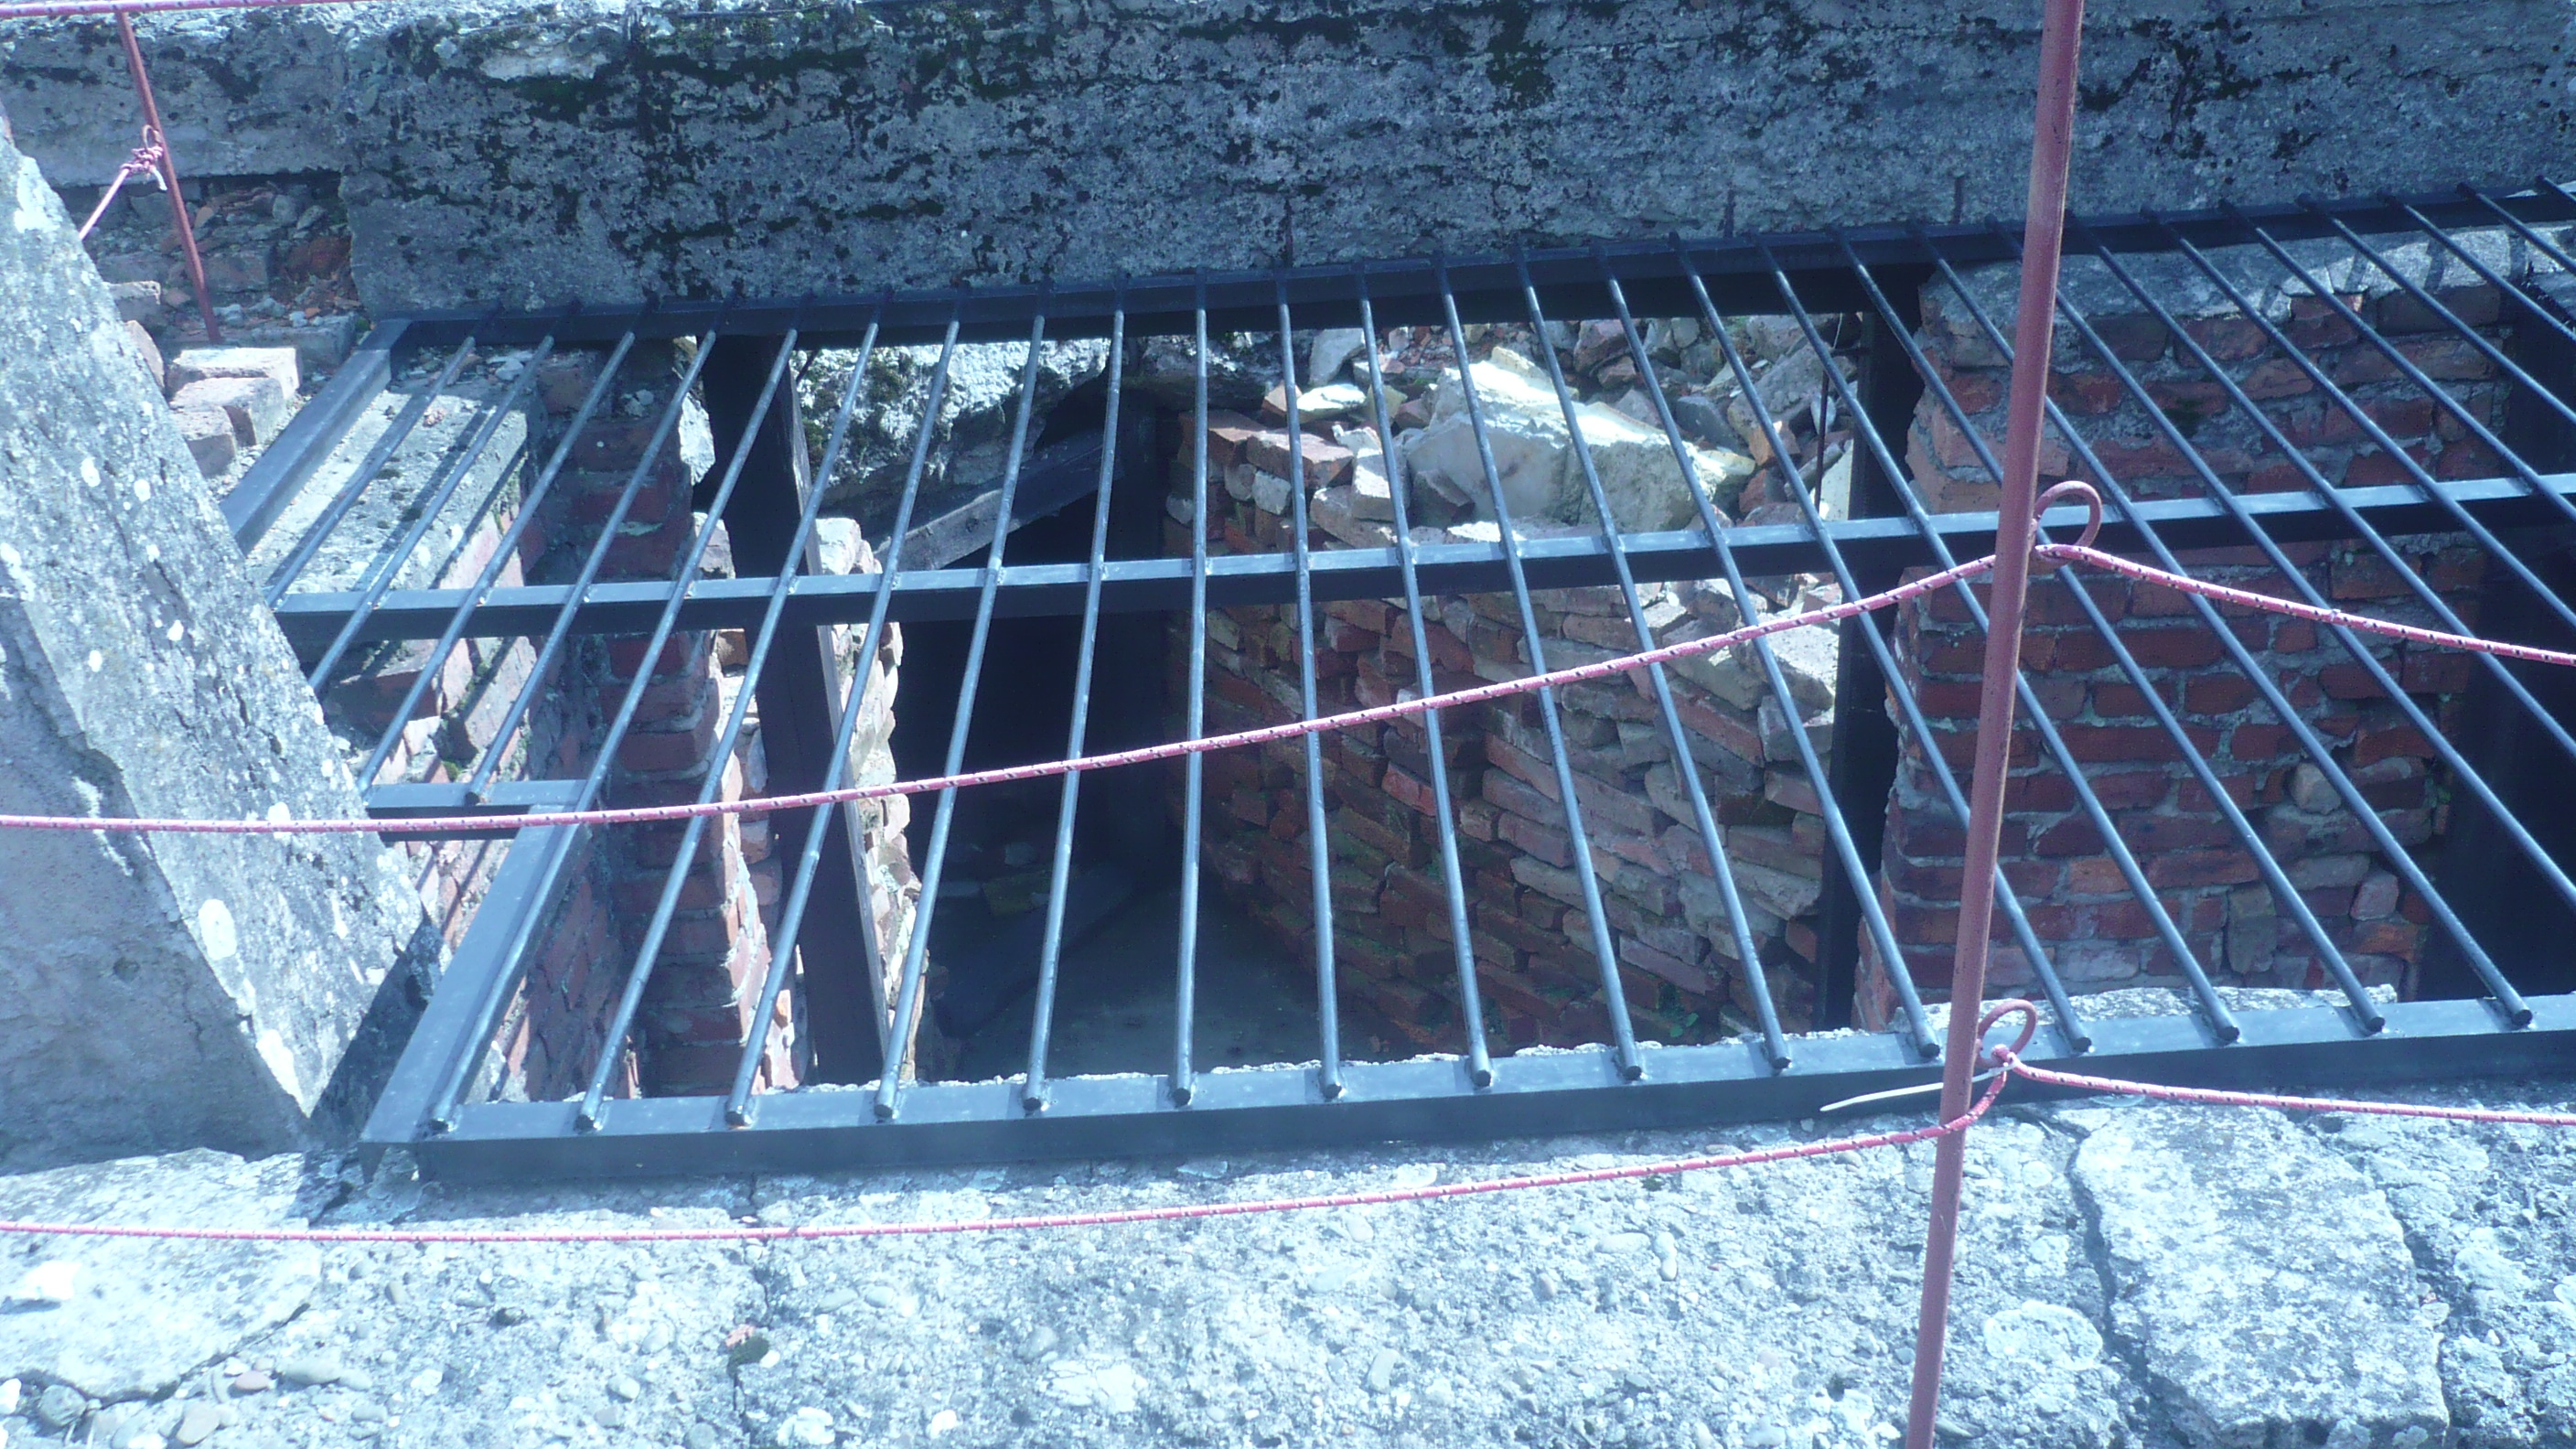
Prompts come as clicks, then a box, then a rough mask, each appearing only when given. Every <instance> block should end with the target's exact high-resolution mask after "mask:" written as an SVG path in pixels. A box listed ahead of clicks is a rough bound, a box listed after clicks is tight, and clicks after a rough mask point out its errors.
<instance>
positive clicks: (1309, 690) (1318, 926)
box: [1276, 276, 1466, 1102]
mask: <svg viewBox="0 0 2576 1449" xmlns="http://www.w3.org/2000/svg"><path fill="white" fill-rule="evenodd" d="M1276 285H1277V288H1278V293H1279V379H1280V381H1279V390H1280V392H1281V393H1282V394H1283V395H1284V396H1285V397H1286V398H1287V400H1288V402H1287V407H1286V409H1285V411H1286V412H1287V414H1288V504H1289V535H1290V539H1289V541H1290V545H1291V551H1292V552H1293V553H1294V554H1295V556H1296V559H1297V698H1298V702H1299V706H1300V708H1302V709H1303V710H1304V712H1305V717H1306V718H1307V719H1313V718H1315V717H1316V715H1317V714H1318V713H1319V711H1318V709H1317V708H1316V704H1315V577H1314V570H1313V563H1314V560H1313V557H1312V553H1311V549H1310V545H1309V540H1308V539H1307V537H1306V533H1307V528H1306V433H1305V429H1304V428H1303V427H1302V426H1301V425H1300V424H1299V422H1298V420H1297V341H1296V334H1295V332H1294V331H1293V330H1292V328H1291V327H1290V324H1289V321H1288V282H1287V279H1286V277H1284V276H1282V277H1280V278H1278V280H1277V282H1276ZM1459 363H1460V365H1461V366H1464V365H1465V363H1466V358H1465V356H1464V355H1463V354H1461V356H1460V358H1459ZM1299 743H1300V745H1301V746H1302V747H1303V748H1304V751H1305V755H1306V862H1307V871H1308V873H1309V875H1311V876H1312V878H1313V879H1312V880H1311V882H1310V883H1309V884H1310V895H1311V899H1312V903H1313V904H1312V907H1311V909H1312V911H1313V919H1314V922H1315V1026H1316V1035H1317V1038H1318V1041H1317V1049H1318V1051H1319V1052H1320V1053H1321V1059H1320V1060H1319V1061H1318V1062H1317V1064H1316V1068H1315V1081H1316V1086H1317V1088H1318V1089H1319V1090H1321V1091H1322V1092H1323V1094H1324V1100H1325V1101H1328V1102H1329V1101H1332V1100H1333V1099H1335V1098H1337V1097H1339V1096H1341V1095H1342V1023H1341V990H1340V986H1341V983H1340V982H1339V981H1337V980H1336V979H1335V970H1334V964H1333V857H1332V843H1331V842H1330V841H1329V840H1328V839H1326V837H1325V831H1324V737H1323V736H1322V735H1320V734H1308V735H1306V736H1305V737H1304V738H1303V739H1302V740H1300V741H1299Z"/></svg>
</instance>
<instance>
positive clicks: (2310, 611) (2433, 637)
mask: <svg viewBox="0 0 2576 1449" xmlns="http://www.w3.org/2000/svg"><path fill="white" fill-rule="evenodd" d="M2034 551H2035V552H2037V553H2039V554H2040V555H2041V556H2043V557H2047V558H2053V559H2057V560H2060V561H2061V562H2069V563H2072V562H2082V563H2088V564H2091V565H2093V566H2094V567H2095V568H2100V569H2108V570H2110V571H2111V572H2112V573H2116V574H2126V575H2128V576H2129V577H2130V578H2133V579H2143V580H2145V581H2146V582H2148V583H2151V584H2162V585H2164V586H2165V587H2166V588H2169V589H2179V590H2181V591H2182V592H2183V593H2186V594H2198V595H2200V596H2201V597H2203V598H2207V599H2216V600H2218V601H2219V602H2221V603H2227V604H2237V605H2241V606H2243V607H2245V608H2248V609H2261V610H2263V611H2264V612H2265V613H2269V614H2286V615H2288V616H2289V617H2291V618H2293V619H2306V620H2308V621H2309V622H2311V623H2316V624H2334V625H2340V626H2342V627H2343V628H2346V629H2353V630H2358V631H2360V632H2361V633H2365V634H2379V635H2384V636H2386V637H2387V638H2390V639H2403V640H2406V641H2407V642H2409V643H2412V644H2432V645H2436V646H2438V647H2440V648H2444V649H2464V650H2467V651H2468V652H2470V653H2472V654H2494V655H2498V656H2500V657H2502V658H2506V659H2520V660H2522V661H2524V662H2526V663H2530V664H2558V665H2565V666H2569V667H2576V654H2561V653H2559V652H2558V651H2557V650H2555V649H2535V648H2533V647H2531V646H2530V645H2528V644H2507V643H2504V642H2502V641H2500V640H2495V639H2478V638H2473V637H2471V636H2469V635H2466V634H2445V633H2443V632H2442V631H2441V630H2439V629H2419V628H2417V627H2415V626H2414V625H2412V624H2392V623H2390V622H2388V621H2387V620H2386V619H2374V618H2371V617H2370V616H2369V615H2367V614H2354V613H2348V612H2346V611H2344V610H2342V609H2327V608H2320V607H2318V606H2317V605H2315V604H2302V603H2298V602H2296V601H2294V600H2291V599H2278V598H2274V597H2273V596H2272V595H2270V594H2258V593H2256V592H2254V591H2253V590H2252V589H2234V588H2229V587H2228V586H2227V585H2225V584H2213V583H2209V582H2207V581H2206V580H2202V579H2195V578H2193V577H2191V576H2190V575H2188V574H2176V573H2167V572H2166V571H2165V570H2163V569H2160V568H2151V567H2149V566H2148V565H2146V564H2142V563H2135V562H2132V561H2131V560H2128V559H2124V558H2121V557H2120V556H2118V555H2117V554H2108V553H2104V552H2102V551H2101V550H2100V549H2095V548H2087V547H2085V546H2083V545H2082V544H2073V543H2045V544H2041V545H2040V546H2039V547H2038V548H2037V549H2036V550H2034Z"/></svg>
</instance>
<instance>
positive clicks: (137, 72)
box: [116, 10, 224, 347]
mask: <svg viewBox="0 0 2576 1449" xmlns="http://www.w3.org/2000/svg"><path fill="white" fill-rule="evenodd" d="M116 38H117V39H118V40H120V41H122V42H124V45H125V68H126V69H127V70H128V71H130V72H132V73H133V76H134V94H135V97H136V98H137V99H139V100H140V101H142V102H143V128H144V130H145V131H146V132H148V133H149V140H148V142H147V144H149V145H153V146H158V147H159V148H161V158H160V162H159V166H160V171H161V184H162V186H163V187H165V188H166V189H168V191H169V193H170V216H171V219H172V220H173V221H174V222H175V223H176V224H177V226H178V229H179V250H180V252H181V253H183V254H184V255H185V256H186V257H187V259H188V285H189V286H190V287H193V288H195V289H196V293H197V315H198V316H199V317H201V318H203V319H204V320H205V324H206V341H207V342H209V343H211V344H213V345H215V346H217V347H220V346H222V345H223V341H224V329H223V327H222V326H221V325H220V324H218V323H217V322H216V321H215V299H214V298H213V297H212V296H210V295H208V294H207V292H206V259H205V258H204V257H203V256H202V255H200V254H199V253H198V250H197V223H196V219H195V218H194V217H191V216H190V215H189V214H188V198H187V195H186V193H184V192H182V191H181V190H180V189H179V158H178V157H176V156H174V155H172V154H171V153H170V133H169V132H167V131H165V130H163V129H162V128H161V102H160V101H159V100H157V99H155V98H154V97H153V94H152V73H151V72H150V71H149V70H147V69H145V68H144V65H143V45H142V42H140V41H138V40H136V39H135V38H134V14H133V12H132V11H128V10H119V11H117V12H116Z"/></svg>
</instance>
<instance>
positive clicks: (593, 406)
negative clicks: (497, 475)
mask: <svg viewBox="0 0 2576 1449" xmlns="http://www.w3.org/2000/svg"><path fill="white" fill-rule="evenodd" d="M634 346H635V334H634V333H632V332H628V333H625V334H623V335H621V336H620V337H619V338H618V339H617V346H616V347H615V349H613V350H612V351H611V352H610V353H609V355H608V361H607V363H606V364H605V365H603V366H602V367H601V368H600V370H599V377H598V379H597V380H596V381H594V382H592V383H591V385H590V391H589V393H588V394H586V395H585V396H584V397H583V398H582V400H581V406H580V407H579V408H578V409H576V410H575V411H574V412H573V415H572V421H570V422H569V423H567V424H565V425H564V434H563V437H562V439H561V440H559V441H558V442H557V443H556V444H555V451H554V456H553V457H551V458H548V459H547V460H546V466H545V471H544V472H542V473H539V474H538V475H537V481H536V482H535V483H534V484H533V485H531V486H530V487H529V489H528V491H527V492H526V493H524V494H522V495H520V498H519V513H518V516H517V517H516V518H513V519H511V520H510V526H509V528H508V529H506V530H504V531H503V532H502V534H501V541H500V542H499V543H498V544H496V545H494V547H493V549H492V557H490V558H489V559H486V560H485V561H484V563H483V571H482V573H480V574H479V575H477V576H476V578H475V580H474V587H473V588H471V589H468V590H467V591H466V594H465V601H464V602H463V603H461V604H459V605H457V606H456V612H455V613H454V614H453V615H451V616H449V618H448V621H447V628H446V629H445V630H444V631H443V632H442V633H440V635H439V636H438V642H437V643H436V644H435V645H433V646H431V648H430V651H429V657H428V658H427V659H426V660H424V661H422V664H421V669H420V674H419V676H418V677H417V678H415V679H413V680H412V682H411V688H410V689H408V690H406V691H405V692H404V693H403V697H402V703H401V704H399V705H396V706H395V707H394V716H393V722H392V723H391V724H389V725H387V726H386V727H385V732H384V735H383V736H382V737H381V738H379V739H378V740H377V741H376V747H375V750H374V751H373V752H372V753H370V754H369V755H368V756H367V763H366V766H365V768H363V769H361V770H360V771H359V772H358V782H359V783H360V784H361V785H368V784H372V783H374V781H375V778H376V772H377V771H379V770H382V769H383V768H384V767H385V760H386V759H387V758H388V757H390V756H391V755H392V754H393V751H394V745H395V744H396V743H397V742H398V741H400V740H401V739H402V731H403V726H404V725H405V724H408V723H409V722H410V721H411V717H412V711H413V710H416V709H418V708H419V707H420V700H421V696H422V695H423V694H426V693H428V691H429V686H430V683H431V681H432V680H435V679H436V678H437V677H438V674H439V671H440V670H441V669H443V668H445V667H446V665H447V655H448V651H449V650H451V649H454V648H455V647H456V641H457V640H459V639H462V638H463V637H465V624H466V621H467V620H468V619H470V618H472V617H473V615H474V611H475V610H476V609H478V608H481V607H482V605H483V601H484V600H485V599H487V598H489V597H491V594H492V588H493V586H494V585H495V584H497V583H499V582H500V579H501V574H502V572H503V571H504V570H506V569H507V568H508V567H509V564H510V559H511V556H512V555H514V554H515V553H517V552H518V548H519V540H520V539H521V538H522V537H523V536H525V535H526V533H527V531H528V528H529V526H530V525H532V524H534V523H535V522H536V520H537V508H538V505H540V504H542V503H543V502H545V500H546V496H547V494H548V493H549V492H551V491H552V490H553V488H554V486H555V479H556V478H557V477H558V476H560V475H561V474H562V472H563V465H564V460H566V459H567V458H570V457H571V456H572V450H573V444H574V443H575V441H576V440H578V439H579V438H580V436H581V430H582V429H583V428H585V427H588V426H589V425H590V418H591V414H593V413H595V412H597V411H598V410H599V405H600V404H601V403H602V402H604V401H606V400H607V398H608V393H609V390H610V389H611V388H612V387H614V386H615V385H616V381H617V369H618V367H619V366H620V365H621V364H622V363H624V362H625V360H626V354H627V353H628V352H629V351H632V350H633V349H634ZM534 370H535V369H533V368H531V369H530V371H532V372H533V371H534ZM499 746H500V740H499V739H498V738H496V739H495V740H494V741H493V747H494V748H496V749H497V748H499Z"/></svg>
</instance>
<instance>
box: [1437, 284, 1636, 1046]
mask: <svg viewBox="0 0 2576 1449" xmlns="http://www.w3.org/2000/svg"><path fill="white" fill-rule="evenodd" d="M1431 265H1432V273H1433V276H1434V278H1435V280H1436V281H1437V283H1438V286H1439V290H1440V309H1441V315H1442V317H1443V318H1444V319H1445V320H1446V321H1447V323H1448V328H1449V345H1450V347H1451V349H1452V350H1454V351H1455V352H1456V354H1457V357H1458V388H1459V395H1460V396H1461V397H1463V398H1464V399H1465V400H1466V403H1467V423H1468V426H1469V428H1470V429H1471V430H1472V431H1473V432H1474V434H1475V437H1476V461H1477V463H1478V465H1479V466H1480V467H1482V468H1483V469H1484V473H1485V487H1486V489H1487V490H1488V492H1489V493H1490V495H1491V497H1492V499H1493V504H1494V523H1495V532H1496V533H1497V534H1498V535H1499V537H1500V538H1501V541H1502V550H1503V566H1504V568H1505V570H1506V571H1507V572H1508V573H1509V574H1510V576H1511V581H1512V602H1513V603H1514V604H1515V605H1516V606H1517V607H1518V608H1519V610H1520V620H1521V639H1522V642H1523V644H1524V645H1525V646H1526V647H1527V648H1528V649H1529V655H1530V672H1531V673H1533V674H1545V673H1546V672H1547V646H1546V644H1545V643H1544V642H1542V640H1541V638H1540V635H1539V628H1538V610H1537V608H1536V607H1535V606H1534V605H1533V604H1532V603H1531V602H1530V587H1529V575H1528V571H1527V570H1526V569H1524V568H1523V567H1522V564H1521V545H1520V535H1519V534H1518V533H1516V532H1515V531H1514V525H1513V522H1512V506H1511V503H1510V501H1509V500H1507V499H1506V498H1504V497H1503V474H1502V470H1501V469H1500V468H1498V467H1496V466H1495V463H1494V445H1493V441H1492V439H1491V438H1490V437H1488V436H1487V434H1486V432H1485V406H1484V404H1483V403H1482V402H1480V401H1478V400H1477V397H1476V382H1475V367H1474V365H1473V364H1472V363H1471V362H1470V361H1469V358H1468V352H1467V329H1466V327H1465V325H1464V324H1462V323H1461V322H1460V321H1459V319H1458V294H1457V292H1456V290H1455V289H1453V288H1452V287H1451V286H1450V285H1449V263H1448V261H1447V260H1446V259H1445V258H1434V259H1433V261H1432V264H1431ZM1538 711H1539V718H1540V720H1541V721H1542V722H1543V723H1544V724H1545V726H1546V729H1547V748H1548V754H1549V755H1550V756H1551V757H1552V758H1551V761H1550V763H1551V764H1553V765H1554V766H1555V773H1556V792H1557V796H1558V802H1557V803H1558V804H1560V805H1561V806H1563V807H1564V809H1565V831H1566V838H1567V839H1568V840H1570V841H1572V842H1573V846H1574V849H1573V856H1574V879H1575V884H1576V887H1577V889H1578V890H1579V891H1580V892H1581V894H1582V896H1583V915H1584V919H1585V922H1586V924H1587V925H1589V926H1590V927H1591V931H1592V954H1593V957H1594V959H1595V960H1597V961H1598V962H1599V963H1600V966H1601V993H1602V1008H1603V1010H1604V1011H1606V1012H1607V1013H1608V1015H1609V1018H1610V1034H1611V1038H1612V1040H1611V1044H1610V1045H1611V1062H1612V1065H1613V1066H1614V1067H1615V1068H1616V1070H1617V1071H1618V1074H1619V1078H1620V1080H1622V1081H1629V1082H1633V1081H1636V1080H1638V1079H1639V1078H1641V1077H1643V1076H1645V1074H1646V1064H1645V1063H1644V1062H1643V1061H1642V1060H1640V1059H1639V1057H1638V1055H1637V1034H1636V1030H1635V1028H1634V1027H1633V1026H1631V1025H1630V1024H1629V1020H1628V997H1627V994H1626V992H1625V991H1623V990H1622V989H1621V987H1620V984H1619V957H1618V954H1617V948H1616V947H1615V946H1613V945H1612V944H1611V941H1610V922H1609V919H1608V918H1607V917H1606V916H1604V915H1603V914H1602V910H1601V882H1600V880H1599V878H1598V876H1597V874H1596V873H1595V871H1594V869H1593V865H1592V840H1591V836H1590V835H1589V834H1588V833H1587V832H1586V831H1585V830H1584V828H1583V804H1582V802H1581V801H1579V800H1577V799H1576V798H1575V797H1574V763H1573V761H1572V759H1571V758H1570V757H1569V756H1568V755H1567V753H1566V749H1565V724H1564V721H1562V720H1561V719H1559V718H1558V717H1557V711H1556V690H1555V689H1554V688H1552V687H1550V688H1543V689H1540V690H1539V691H1538Z"/></svg>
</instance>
